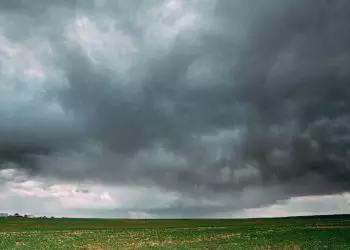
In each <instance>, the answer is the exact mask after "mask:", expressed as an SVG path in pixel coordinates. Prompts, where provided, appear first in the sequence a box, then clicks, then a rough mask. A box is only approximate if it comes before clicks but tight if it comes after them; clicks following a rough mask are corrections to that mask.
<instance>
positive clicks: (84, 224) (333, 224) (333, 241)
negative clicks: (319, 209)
mask: <svg viewBox="0 0 350 250" xmlns="http://www.w3.org/2000/svg"><path fill="white" fill-rule="evenodd" d="M0 249H337V250H340V249H350V217H349V216H326V217H299V218H298V217H296V218H284V219H282V218H278V219H236V220H233V219H232V220H231V219H230V220H229V219H227V220H226V219H206V220H192V219H188V220H185V219H183V220H126V219H67V218H64V219H63V218H62V219H58V218H57V219H24V218H2V219H0Z"/></svg>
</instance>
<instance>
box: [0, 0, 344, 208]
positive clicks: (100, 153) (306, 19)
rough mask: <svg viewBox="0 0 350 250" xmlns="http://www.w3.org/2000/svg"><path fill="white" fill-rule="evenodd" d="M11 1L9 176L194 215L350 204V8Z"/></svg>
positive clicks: (3, 130)
mask: <svg viewBox="0 0 350 250" xmlns="http://www.w3.org/2000/svg"><path fill="white" fill-rule="evenodd" d="M10 2H11V3H10ZM10 2H9V3H5V2H4V3H0V23H1V25H0V26H1V27H2V28H1V30H0V45H1V46H0V70H1V73H0V77H1V85H0V118H1V119H0V164H1V163H2V165H1V166H2V168H3V169H6V168H9V167H8V166H9V164H12V165H11V166H12V168H17V169H21V170H24V171H25V172H27V173H28V174H30V175H31V176H39V177H45V178H56V179H60V180H64V181H68V180H69V181H76V180H78V181H79V180H80V181H81V180H90V181H97V182H100V183H106V184H108V185H133V186H148V187H157V188H159V189H161V190H165V191H166V192H177V193H179V194H182V195H184V196H186V197H187V198H188V199H194V200H195V202H194V204H195V205H191V204H190V203H191V202H189V203H188V202H187V201H186V202H184V203H185V205H183V204H180V205H174V209H177V210H178V211H180V212H179V213H183V214H189V213H191V211H189V210H191V209H193V211H196V212H198V211H200V209H199V208H198V207H202V208H203V209H204V210H205V209H208V210H211V209H212V210H213V211H214V210H215V211H221V210H222V209H223V210H225V211H229V210H235V209H244V208H252V207H257V206H261V205H267V204H272V203H274V202H275V201H276V200H281V199H288V198H290V197H295V196H306V195H325V194H339V193H343V192H347V191H349V188H350V186H349V185H350V184H349V178H350V168H349V166H350V165H349V164H350V158H349V157H350V151H349V149H348V148H349V147H348V146H349V143H350V127H349V124H350V114H349V108H350V102H349V100H350V98H349V97H350V87H349V86H350V85H349V84H348V82H349V80H350V75H349V72H350V70H349V69H350V50H349V46H350V45H349V44H350V30H349V28H348V23H349V21H350V20H349V19H350V18H349V17H348V13H349V11H350V3H349V2H348V1H346V0H339V1H331V0H327V1H326V0H320V1H317V2H315V1H311V0H310V1H309V0H306V1H305V0H303V1H301V0H297V1H295V0H293V1H292V0H283V1H281V0H279V1H277V0H268V1H264V2H263V3H262V2H261V1H257V0H256V1H249V2H247V1H243V0H242V1H240V0H238V1H230V0H227V1H226V0H222V1H197V0H192V1H184V0H169V1H135V2H134V1H123V0H119V1H112V0H111V1H109V0H104V1H102V0H101V1H68V0H67V1H50V2H49V1H41V0H37V1H10ZM187 198H186V199H187ZM184 199H185V198H184ZM203 200H209V201H211V202H212V203H214V205H212V204H211V205H208V204H204V203H205V202H204V203H203ZM201 202H202V203H203V204H202V203H201ZM217 204H219V205H217ZM183 207H185V208H184V210H183V211H182V210H181V209H182V208H183ZM186 209H187V210H188V211H187V210H186ZM181 211H182V212H181ZM158 213H162V211H158ZM205 213H207V212H205Z"/></svg>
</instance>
